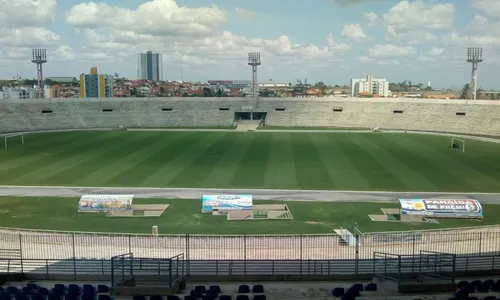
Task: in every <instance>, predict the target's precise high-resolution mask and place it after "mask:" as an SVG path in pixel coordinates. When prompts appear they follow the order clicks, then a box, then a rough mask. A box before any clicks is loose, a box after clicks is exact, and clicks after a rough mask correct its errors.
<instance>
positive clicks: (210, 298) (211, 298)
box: [201, 294, 216, 300]
mask: <svg viewBox="0 0 500 300" xmlns="http://www.w3.org/2000/svg"><path fill="white" fill-rule="evenodd" d="M215 299H216V297H214V296H213V295H211V294H205V295H203V297H201V300H215Z"/></svg>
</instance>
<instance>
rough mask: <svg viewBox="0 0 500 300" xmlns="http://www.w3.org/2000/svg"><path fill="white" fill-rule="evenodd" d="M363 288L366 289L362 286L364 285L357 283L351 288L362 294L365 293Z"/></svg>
mask: <svg viewBox="0 0 500 300" xmlns="http://www.w3.org/2000/svg"><path fill="white" fill-rule="evenodd" d="M363 288H364V286H363V284H362V283H355V284H353V285H352V287H351V289H356V290H358V291H360V292H362V291H363Z"/></svg>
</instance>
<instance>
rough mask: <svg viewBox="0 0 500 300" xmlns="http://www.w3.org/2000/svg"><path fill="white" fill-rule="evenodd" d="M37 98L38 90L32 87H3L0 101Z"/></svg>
mask: <svg viewBox="0 0 500 300" xmlns="http://www.w3.org/2000/svg"><path fill="white" fill-rule="evenodd" d="M36 97H37V90H36V89H34V88H31V87H3V88H2V90H0V99H3V100H16V99H32V98H36Z"/></svg>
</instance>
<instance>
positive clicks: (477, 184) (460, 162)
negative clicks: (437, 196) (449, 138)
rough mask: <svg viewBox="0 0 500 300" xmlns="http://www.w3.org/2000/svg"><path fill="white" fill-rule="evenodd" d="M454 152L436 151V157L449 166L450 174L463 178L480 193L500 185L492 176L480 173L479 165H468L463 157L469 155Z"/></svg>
mask: <svg viewBox="0 0 500 300" xmlns="http://www.w3.org/2000/svg"><path fill="white" fill-rule="evenodd" d="M431 150H432V148H431ZM446 150H450V151H446ZM453 150H455V149H446V148H444V149H440V150H437V149H434V153H435V154H434V155H435V157H436V158H438V159H440V161H441V163H442V164H444V165H448V166H449V169H448V172H450V170H452V171H453V172H454V173H455V174H454V175H455V176H457V177H461V178H463V179H464V180H465V181H467V183H468V184H469V185H470V186H473V187H474V188H475V189H477V190H480V191H481V190H484V189H488V188H489V187H491V186H495V185H498V184H499V182H498V180H496V179H495V178H493V177H492V176H491V175H489V174H486V173H484V172H481V171H478V170H477V169H476V168H477V165H475V166H472V165H468V164H467V163H466V159H464V158H463V156H464V155H465V156H467V155H469V154H467V153H461V152H460V151H453Z"/></svg>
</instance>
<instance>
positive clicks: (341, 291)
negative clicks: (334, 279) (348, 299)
mask: <svg viewBox="0 0 500 300" xmlns="http://www.w3.org/2000/svg"><path fill="white" fill-rule="evenodd" d="M344 294H345V289H344V288H343V287H336V288H334V289H333V290H332V296H333V297H342V296H344Z"/></svg>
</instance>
